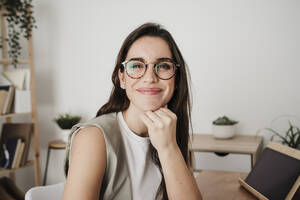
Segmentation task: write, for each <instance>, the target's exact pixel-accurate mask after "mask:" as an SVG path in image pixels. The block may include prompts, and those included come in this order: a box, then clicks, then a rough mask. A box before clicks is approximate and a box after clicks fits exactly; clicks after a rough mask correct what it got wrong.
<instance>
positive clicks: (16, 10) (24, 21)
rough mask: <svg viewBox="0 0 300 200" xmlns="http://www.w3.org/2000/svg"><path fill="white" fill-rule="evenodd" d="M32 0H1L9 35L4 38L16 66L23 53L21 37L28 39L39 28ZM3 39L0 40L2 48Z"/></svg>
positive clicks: (1, 8)
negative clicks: (36, 23) (33, 30)
mask: <svg viewBox="0 0 300 200" xmlns="http://www.w3.org/2000/svg"><path fill="white" fill-rule="evenodd" d="M32 8H33V5H32V0H0V10H1V14H2V15H3V16H5V19H6V22H7V28H8V37H7V38H4V39H5V40H6V42H7V44H8V46H9V50H8V55H9V57H11V58H12V60H13V65H14V66H16V64H17V62H18V60H17V59H18V57H19V55H20V54H21V49H22V48H21V45H20V37H21V36H23V37H24V38H26V39H27V40H28V39H29V38H30V37H31V33H32V29H33V28H37V26H36V25H35V22H36V20H35V18H34V16H33V11H32ZM1 44H2V41H1V42H0V48H2V46H1Z"/></svg>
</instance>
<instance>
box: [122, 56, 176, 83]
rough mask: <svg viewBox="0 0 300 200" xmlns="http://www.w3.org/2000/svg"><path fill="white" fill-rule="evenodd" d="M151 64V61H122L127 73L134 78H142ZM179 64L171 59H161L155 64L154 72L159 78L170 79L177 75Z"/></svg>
mask: <svg viewBox="0 0 300 200" xmlns="http://www.w3.org/2000/svg"><path fill="white" fill-rule="evenodd" d="M149 64H150V63H148V64H145V63H144V62H143V61H140V60H128V61H124V62H122V65H123V66H124V68H125V70H126V73H127V75H128V76H129V77H131V78H133V79H139V78H141V77H142V76H143V75H144V74H145V72H146V71H147V67H148V65H149ZM179 66H180V65H179V64H176V63H175V62H174V61H172V60H171V59H170V60H164V61H159V62H158V63H155V64H154V73H155V75H156V76H157V77H158V78H159V79H162V80H169V79H171V78H172V77H173V76H174V75H175V73H176V69H177V68H178V67H179Z"/></svg>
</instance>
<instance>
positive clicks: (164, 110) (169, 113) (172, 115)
mask: <svg viewBox="0 0 300 200" xmlns="http://www.w3.org/2000/svg"><path fill="white" fill-rule="evenodd" d="M160 110H161V111H163V112H164V113H166V114H167V115H168V116H170V117H172V118H177V116H176V114H175V113H173V112H172V111H171V110H170V109H168V108H161V109H160Z"/></svg>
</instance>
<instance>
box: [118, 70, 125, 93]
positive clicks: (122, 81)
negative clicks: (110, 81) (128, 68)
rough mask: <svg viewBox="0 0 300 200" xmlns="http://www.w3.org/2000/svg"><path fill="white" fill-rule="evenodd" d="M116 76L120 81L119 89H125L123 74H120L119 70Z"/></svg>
mask: <svg viewBox="0 0 300 200" xmlns="http://www.w3.org/2000/svg"><path fill="white" fill-rule="evenodd" d="M118 76H119V80H120V87H121V88H122V89H125V73H124V72H121V70H120V69H119V71H118Z"/></svg>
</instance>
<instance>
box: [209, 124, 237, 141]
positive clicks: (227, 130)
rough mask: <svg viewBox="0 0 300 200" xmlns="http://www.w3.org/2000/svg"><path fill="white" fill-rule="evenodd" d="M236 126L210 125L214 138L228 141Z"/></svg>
mask: <svg viewBox="0 0 300 200" xmlns="http://www.w3.org/2000/svg"><path fill="white" fill-rule="evenodd" d="M235 130H236V125H214V124H213V125H212V133H213V136H214V137H215V138H218V139H229V138H232V137H233V136H234V135H235Z"/></svg>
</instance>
